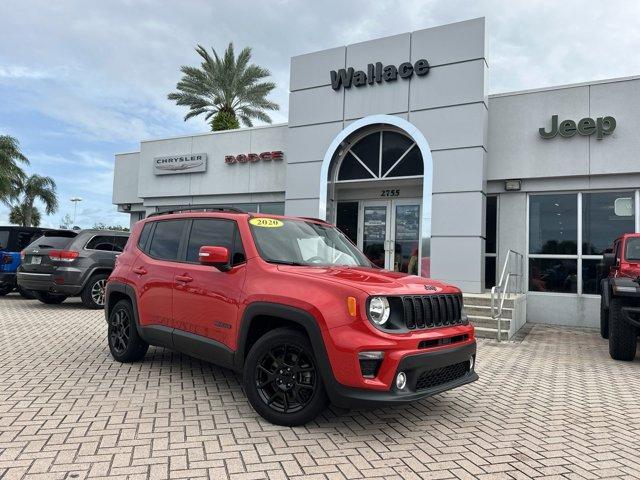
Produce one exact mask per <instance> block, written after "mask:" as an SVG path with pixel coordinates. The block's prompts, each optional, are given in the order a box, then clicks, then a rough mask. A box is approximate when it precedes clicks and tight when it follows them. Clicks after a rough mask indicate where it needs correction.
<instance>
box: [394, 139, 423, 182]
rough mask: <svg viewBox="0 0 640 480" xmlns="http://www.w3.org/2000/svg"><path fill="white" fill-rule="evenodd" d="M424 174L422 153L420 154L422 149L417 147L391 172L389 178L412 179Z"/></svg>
mask: <svg viewBox="0 0 640 480" xmlns="http://www.w3.org/2000/svg"><path fill="white" fill-rule="evenodd" d="M423 172H424V164H423V160H422V153H420V149H419V148H418V146H417V145H416V146H414V147H413V148H412V149H411V150H410V151H409V153H407V154H406V155H405V157H404V158H403V159H402V161H401V162H400V163H398V165H396V166H395V168H394V169H393V170H391V171H390V172H389V174H388V175H387V177H411V176H415V175H422V174H423Z"/></svg>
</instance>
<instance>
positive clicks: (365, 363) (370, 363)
mask: <svg viewBox="0 0 640 480" xmlns="http://www.w3.org/2000/svg"><path fill="white" fill-rule="evenodd" d="M383 358H384V352H375V351H374V352H360V353H358V360H359V361H360V373H361V374H362V376H363V377H364V378H375V377H376V375H378V370H380V364H381V363H382V359H383Z"/></svg>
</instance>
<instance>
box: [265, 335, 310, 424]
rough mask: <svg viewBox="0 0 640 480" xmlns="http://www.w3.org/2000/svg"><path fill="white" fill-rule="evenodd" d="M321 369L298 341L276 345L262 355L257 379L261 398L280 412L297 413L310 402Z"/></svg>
mask: <svg viewBox="0 0 640 480" xmlns="http://www.w3.org/2000/svg"><path fill="white" fill-rule="evenodd" d="M317 381H318V373H317V371H316V367H315V365H314V363H313V358H311V357H310V356H309V354H308V353H306V352H305V351H303V350H302V348H300V347H299V346H297V345H292V344H289V343H285V344H283V345H276V346H274V347H273V348H271V349H270V350H269V351H268V352H267V353H266V354H264V355H263V356H262V358H261V359H260V361H259V363H258V367H257V368H256V370H255V382H256V386H257V388H258V393H259V395H260V398H261V399H262V401H263V402H264V403H265V404H266V405H267V406H269V407H270V408H272V409H273V410H275V411H277V412H281V413H296V412H299V411H300V410H302V409H303V408H304V407H305V405H307V404H308V403H309V401H310V400H311V398H312V397H313V394H314V392H315V390H316V385H317Z"/></svg>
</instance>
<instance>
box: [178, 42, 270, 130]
mask: <svg viewBox="0 0 640 480" xmlns="http://www.w3.org/2000/svg"><path fill="white" fill-rule="evenodd" d="M211 50H212V52H213V58H212V57H211V55H209V53H208V52H207V51H206V50H205V48H204V47H202V46H200V45H198V47H197V48H196V52H198V54H199V55H200V56H201V57H202V63H201V64H200V68H197V67H189V66H182V67H181V68H180V70H181V71H182V73H183V74H184V75H183V77H182V79H181V80H180V81H179V82H178V84H177V85H176V88H177V90H178V91H177V92H172V93H170V94H169V95H168V98H169V100H175V102H176V103H177V104H178V105H184V106H187V107H189V109H190V111H189V113H187V114H186V115H185V117H184V120H185V121H187V120H188V119H190V118H191V117H196V116H198V115H201V114H206V115H205V120H207V121H208V122H209V125H211V130H214V131H216V130H230V129H233V128H240V122H242V123H243V124H244V125H246V126H247V127H252V126H253V120H254V119H255V120H260V121H262V122H265V123H271V117H269V115H267V114H266V113H265V110H278V109H279V108H280V107H279V106H278V104H276V103H274V102H272V101H270V100H267V98H266V97H267V95H268V94H269V93H270V92H271V90H273V89H274V88H275V87H276V85H275V83H273V82H264V81H261V80H263V79H264V78H267V77H269V76H270V75H271V74H270V73H269V70H267V69H265V68H262V67H259V66H258V65H254V64H249V61H250V60H251V49H250V48H248V47H247V48H244V49H243V50H242V51H241V52H240V54H239V55H238V57H237V58H236V56H235V54H234V51H233V43H229V46H228V47H227V49H226V50H225V52H224V56H223V57H222V58H220V57H219V56H218V54H217V53H216V51H215V50H214V49H213V48H212V49H211Z"/></svg>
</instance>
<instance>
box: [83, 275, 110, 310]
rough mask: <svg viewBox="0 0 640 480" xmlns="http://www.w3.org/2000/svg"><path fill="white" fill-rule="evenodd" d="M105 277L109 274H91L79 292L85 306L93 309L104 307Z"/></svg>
mask: <svg viewBox="0 0 640 480" xmlns="http://www.w3.org/2000/svg"><path fill="white" fill-rule="evenodd" d="M107 278H109V275H108V274H106V273H96V274H95V275H92V276H91V278H90V279H89V281H88V282H87V284H86V285H85V287H84V288H83V289H82V293H81V294H80V298H81V300H82V304H83V305H84V306H85V307H87V308H93V309H99V308H104V299H105V290H106V288H107Z"/></svg>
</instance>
